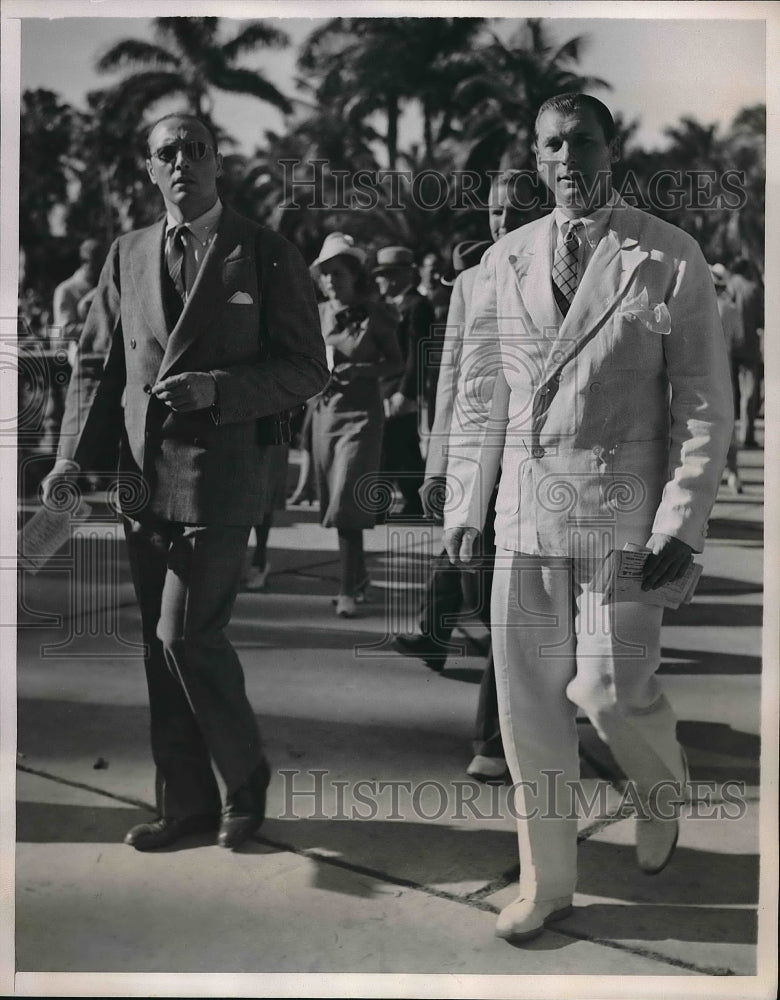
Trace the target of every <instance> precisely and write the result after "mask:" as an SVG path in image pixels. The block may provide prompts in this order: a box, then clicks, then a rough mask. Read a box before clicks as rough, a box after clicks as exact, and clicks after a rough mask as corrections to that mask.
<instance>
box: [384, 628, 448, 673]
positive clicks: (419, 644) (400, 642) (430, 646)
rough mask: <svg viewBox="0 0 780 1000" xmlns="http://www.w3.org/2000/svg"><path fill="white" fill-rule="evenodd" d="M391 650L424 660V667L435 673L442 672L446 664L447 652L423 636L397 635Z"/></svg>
mask: <svg viewBox="0 0 780 1000" xmlns="http://www.w3.org/2000/svg"><path fill="white" fill-rule="evenodd" d="M393 649H394V650H395V651H396V652H397V653H400V654H401V655H402V656H414V657H416V658H417V659H418V660H424V661H425V666H426V667H428V668H429V669H430V670H435V671H436V672H437V673H439V672H440V671H442V670H444V664H445V663H446V662H447V650H446V649H442V647H441V646H440V645H438V644H437V643H435V642H433V640H432V639H429V638H428V637H427V636H424V635H397V636H396V637H395V638H394V639H393Z"/></svg>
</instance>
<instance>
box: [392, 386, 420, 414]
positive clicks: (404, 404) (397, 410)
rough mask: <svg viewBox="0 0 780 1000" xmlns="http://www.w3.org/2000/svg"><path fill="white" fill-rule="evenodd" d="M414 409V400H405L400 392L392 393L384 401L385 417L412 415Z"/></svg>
mask: <svg viewBox="0 0 780 1000" xmlns="http://www.w3.org/2000/svg"><path fill="white" fill-rule="evenodd" d="M416 409H417V406H416V404H415V402H414V400H413V399H407V398H406V396H404V394H403V393H402V392H394V393H393V395H392V396H390V398H389V399H386V400H385V416H386V417H403V416H404V415H405V414H407V413H414V412H415V410H416Z"/></svg>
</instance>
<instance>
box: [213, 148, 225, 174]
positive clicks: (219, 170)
mask: <svg viewBox="0 0 780 1000" xmlns="http://www.w3.org/2000/svg"><path fill="white" fill-rule="evenodd" d="M214 156H215V159H216V161H217V177H221V176H222V173H223V171H222V153H215V154H214Z"/></svg>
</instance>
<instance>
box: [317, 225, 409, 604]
mask: <svg viewBox="0 0 780 1000" xmlns="http://www.w3.org/2000/svg"><path fill="white" fill-rule="evenodd" d="M365 259H366V255H365V252H364V251H363V250H361V249H360V248H359V247H356V246H355V244H354V241H353V240H352V238H351V237H350V236H347V235H346V234H344V233H331V234H330V235H329V236H327V237H326V239H325V242H324V243H323V245H322V250H321V251H320V254H319V256H318V257H317V259H316V260H315V261H314V263H313V264H312V266H311V269H312V274H313V275H314V277H315V279H316V280H317V281H318V282H319V284H320V287H321V289H322V292H323V294H324V296H325V302H323V303H322V304H321V306H320V321H321V323H322V334H323V337H324V338H325V344H326V348H327V353H328V362H329V365H330V368H331V377H330V382H329V383H328V385H327V386H326V387H325V389H324V390H323V391H322V393H321V394H320V396H319V397H318V399H317V402H316V404H315V407H314V414H313V422H312V439H313V458H314V469H315V476H316V480H317V492H318V494H319V498H320V521H321V523H322V524H323V525H324V526H325V527H328V528H336V530H337V531H338V537H339V556H340V563H341V585H340V587H339V594H338V597H337V598H336V614H337V615H339V616H340V617H344V618H349V617H352V616H353V615H354V614H355V607H356V604H357V603H360V602H361V600H364V599H365V590H366V587H367V585H368V574H367V572H366V565H365V559H364V555H363V530H364V529H365V528H372V527H373V526H374V524H375V521H376V518H375V513H374V511H373V510H372V509H371V504H370V502H367V501H369V500H370V493H371V490H370V485H369V484H370V481H371V477H372V475H374V476H375V475H377V474H378V472H379V461H380V456H381V452H382V427H383V422H384V417H383V413H382V399H381V394H380V388H379V378H380V376H385V375H392V374H394V373H395V372H397V371H399V370H400V368H401V366H402V359H401V352H400V348H399V346H398V341H397V339H396V334H395V331H396V327H397V325H398V317H397V315H396V313H395V311H394V310H393V309H392V308H390V307H389V306H387V305H385V304H384V303H380V302H374V301H371V300H370V299H369V297H368V281H367V275H366V272H365V268H364V265H365Z"/></svg>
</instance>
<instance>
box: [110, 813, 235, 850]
mask: <svg viewBox="0 0 780 1000" xmlns="http://www.w3.org/2000/svg"><path fill="white" fill-rule="evenodd" d="M218 826H219V817H218V816H181V817H179V818H177V817H175V816H162V817H161V818H160V819H157V820H155V821H154V822H153V823H139V824H138V826H134V827H133V828H132V830H129V831H128V832H127V835H126V836H125V843H126V844H129V845H130V846H131V847H134V848H135V849H136V851H156V850H158V849H159V848H161V847H170V846H171V844H175V843H176V841H177V840H181V838H182V837H186V836H188V835H189V834H191V833H207V832H209V831H210V830H216V829H217V827H218Z"/></svg>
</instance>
